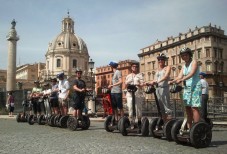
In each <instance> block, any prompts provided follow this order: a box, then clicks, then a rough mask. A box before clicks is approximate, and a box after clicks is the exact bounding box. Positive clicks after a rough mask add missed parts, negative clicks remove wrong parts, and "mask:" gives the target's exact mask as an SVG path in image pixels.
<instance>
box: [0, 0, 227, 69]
mask: <svg viewBox="0 0 227 154" xmlns="http://www.w3.org/2000/svg"><path fill="white" fill-rule="evenodd" d="M0 4H1V5H0V69H6V68H7V50H8V46H7V44H8V42H7V40H6V36H7V34H8V32H9V30H10V28H11V21H12V20H13V19H15V20H16V21H17V25H16V30H17V33H18V35H19V37H20V40H19V41H18V43H17V64H19V63H20V64H27V63H29V64H32V63H35V62H45V54H46V52H47V47H48V43H49V42H51V41H52V40H53V39H54V38H55V37H56V36H57V35H58V34H60V33H61V21H62V19H63V18H64V17H66V16H67V11H68V10H69V12H70V17H71V18H72V19H73V20H74V21H75V27H74V30H75V34H76V35H78V36H79V37H81V38H82V39H83V40H84V41H85V42H86V44H87V47H88V50H89V54H90V57H91V58H92V59H93V60H94V61H95V66H96V67H99V66H104V65H108V63H109V61H111V60H115V61H120V60H126V59H135V60H138V56H137V54H138V53H139V52H140V49H141V48H144V47H146V46H149V45H151V44H153V43H154V42H155V41H156V40H157V39H158V40H160V41H162V40H166V39H167V37H169V36H177V35H178V34H179V33H180V32H181V33H185V32H187V31H188V29H189V28H191V29H194V28H195V26H198V27H201V26H207V25H209V23H211V24H212V25H213V26H214V25H217V26H221V28H222V29H224V30H225V34H226V31H227V21H226V19H227V9H226V6H227V1H226V0H218V1H216V0H191V1H188V0H83V1H82V0H0Z"/></svg>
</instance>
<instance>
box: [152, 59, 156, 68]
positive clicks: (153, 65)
mask: <svg viewBox="0 0 227 154" xmlns="http://www.w3.org/2000/svg"><path fill="white" fill-rule="evenodd" d="M152 69H153V70H154V69H155V61H153V62H152Z"/></svg>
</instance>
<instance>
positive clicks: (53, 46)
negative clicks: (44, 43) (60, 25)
mask: <svg viewBox="0 0 227 154" xmlns="http://www.w3.org/2000/svg"><path fill="white" fill-rule="evenodd" d="M58 49H59V50H62V49H72V50H73V51H74V50H76V51H79V52H86V53H87V52H88V51H87V45H86V44H85V42H84V41H83V40H82V39H81V38H80V37H78V36H76V35H74V34H72V33H70V32H62V33H61V34H59V35H58V36H57V37H56V38H55V39H54V40H53V41H52V42H51V43H50V44H49V49H48V50H49V51H51V50H52V51H53V50H58Z"/></svg>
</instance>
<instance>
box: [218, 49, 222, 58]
mask: <svg viewBox="0 0 227 154" xmlns="http://www.w3.org/2000/svg"><path fill="white" fill-rule="evenodd" d="M222 54H223V49H219V58H221V59H222Z"/></svg>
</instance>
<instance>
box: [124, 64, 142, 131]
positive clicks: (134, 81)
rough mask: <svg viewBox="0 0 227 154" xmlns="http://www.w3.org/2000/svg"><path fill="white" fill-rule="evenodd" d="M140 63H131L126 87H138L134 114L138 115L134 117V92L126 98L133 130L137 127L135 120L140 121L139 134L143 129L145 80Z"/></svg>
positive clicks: (128, 93)
mask: <svg viewBox="0 0 227 154" xmlns="http://www.w3.org/2000/svg"><path fill="white" fill-rule="evenodd" d="M138 69H139V62H137V61H133V62H132V63H131V73H130V74H129V75H127V76H126V79H125V85H126V87H127V86H129V85H136V87H137V91H136V92H135V108H134V110H135V111H134V112H135V114H136V115H133V102H132V97H133V96H132V92H129V91H127V93H126V98H127V106H128V109H129V111H128V112H129V120H130V124H131V129H134V125H135V118H136V117H137V119H138V127H139V133H140V131H141V130H140V129H141V118H142V103H143V100H144V94H143V86H144V78H143V75H142V73H139V70H138Z"/></svg>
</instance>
